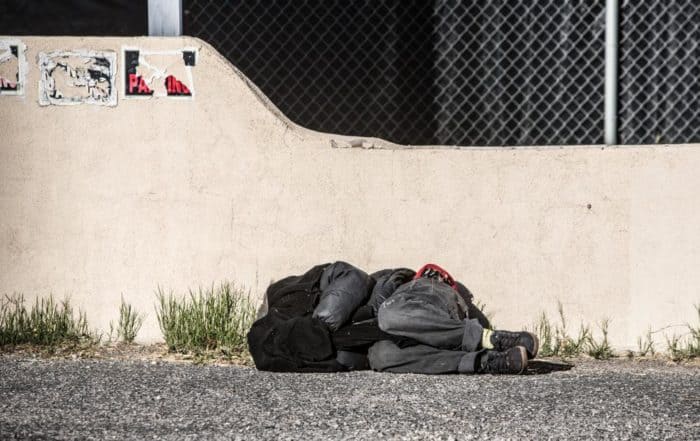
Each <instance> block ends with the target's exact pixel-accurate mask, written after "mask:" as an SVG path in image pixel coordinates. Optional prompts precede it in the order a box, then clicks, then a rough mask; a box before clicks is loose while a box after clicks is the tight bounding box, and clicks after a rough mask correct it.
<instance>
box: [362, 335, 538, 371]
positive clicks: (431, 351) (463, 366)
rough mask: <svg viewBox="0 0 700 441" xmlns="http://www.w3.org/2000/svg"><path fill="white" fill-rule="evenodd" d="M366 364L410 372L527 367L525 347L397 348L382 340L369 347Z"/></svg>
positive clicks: (523, 369) (494, 369) (378, 369)
mask: <svg viewBox="0 0 700 441" xmlns="http://www.w3.org/2000/svg"><path fill="white" fill-rule="evenodd" d="M368 358H369V364H370V367H371V368H372V369H374V370H375V371H380V372H394V373H414V374H454V373H458V374H477V373H491V374H521V373H523V372H524V371H525V369H526V368H527V354H526V352H525V348H523V347H520V346H519V347H516V348H511V349H509V350H507V351H503V352H496V351H487V350H485V349H484V350H480V351H476V352H465V351H450V350H447V349H438V348H435V347H432V346H427V345H416V346H409V347H405V348H400V347H399V346H397V345H396V344H395V343H394V342H392V341H388V340H382V341H379V342H377V343H375V344H374V345H372V347H371V348H369V353H368Z"/></svg>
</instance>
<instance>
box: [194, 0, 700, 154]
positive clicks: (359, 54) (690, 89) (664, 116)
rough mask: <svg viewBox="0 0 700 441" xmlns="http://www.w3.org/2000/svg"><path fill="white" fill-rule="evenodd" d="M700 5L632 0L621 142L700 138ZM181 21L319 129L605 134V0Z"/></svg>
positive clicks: (236, 8) (365, 0)
mask: <svg viewBox="0 0 700 441" xmlns="http://www.w3.org/2000/svg"><path fill="white" fill-rule="evenodd" d="M671 4H673V6H669V5H671ZM697 4H698V1H697V0H671V1H663V2H662V1H661V0H650V1H645V2H634V1H631V0H630V1H628V2H623V5H622V8H621V17H622V28H621V48H620V52H621V57H622V58H621V66H620V73H621V83H620V88H621V91H620V98H621V99H622V101H621V103H620V123H621V126H620V135H621V140H622V142H626V143H638V142H688V141H698V140H700V139H698V138H699V136H698V130H699V129H698V127H699V126H700V124H698V123H697V119H698V110H697V107H698V89H697V88H698V81H699V80H698V77H699V75H698V63H697V57H698V50H697V41H698V23H699V22H700V20H698V16H697V14H698V12H697V9H698V6H697ZM650 5H651V6H650ZM660 10H663V12H664V15H662V17H660V16H659V15H658V14H659V11H660ZM693 14H694V15H693ZM183 22H184V30H185V33H186V34H188V35H194V36H197V37H200V38H202V39H204V40H206V41H209V42H210V43H211V44H212V45H214V47H216V48H217V49H218V50H219V51H220V52H221V53H222V54H224V55H225V56H226V57H227V58H228V59H229V60H230V61H231V62H232V63H234V64H235V65H236V66H237V67H239V68H240V69H241V70H242V71H243V72H244V73H245V74H246V75H247V76H248V77H249V78H250V79H251V80H252V81H253V82H255V83H256V84H257V85H258V86H259V87H260V89H261V90H262V91H263V92H265V93H266V94H267V95H268V96H269V97H270V99H271V100H272V101H273V102H274V103H275V104H276V105H277V106H278V107H279V108H280V109H281V110H282V111H283V112H284V113H285V114H286V115H287V116H288V117H289V118H291V119H292V120H294V121H295V122H297V123H299V124H301V125H304V126H306V127H309V128H312V129H315V130H320V131H326V132H334V133H341V134H348V135H362V136H377V137H381V138H385V139H388V140H390V141H394V142H398V143H404V144H447V145H450V144H455V145H489V146H500V145H547V144H593V143H602V142H603V108H604V97H603V91H604V86H603V85H604V72H605V65H604V64H605V53H604V50H605V49H604V48H605V2H604V1H603V0H579V1H568V0H537V1H535V0H517V1H512V0H472V1H467V0H432V1H424V0H275V1H266V0H232V1H227V2H219V1H214V0H185V1H184V20H183ZM669 23H671V25H670V26H668V24H669ZM681 48H683V49H681ZM652 55H653V56H655V57H656V58H655V59H652V58H649V57H650V56H652ZM652 60H653V61H652ZM679 66H682V67H680V68H679ZM693 76H694V77H693ZM691 77H693V78H691ZM671 127H672V129H671ZM660 133H661V135H659V134H660Z"/></svg>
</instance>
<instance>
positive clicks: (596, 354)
mask: <svg viewBox="0 0 700 441" xmlns="http://www.w3.org/2000/svg"><path fill="white" fill-rule="evenodd" d="M609 325H610V319H607V318H606V319H603V320H602V321H601V322H600V325H599V326H600V331H601V332H602V334H603V339H602V340H601V341H600V342H598V341H596V340H595V339H594V338H593V335H592V334H591V335H589V336H588V342H587V347H588V350H587V352H588V355H590V356H591V357H593V358H595V359H598V360H607V359H608V358H612V357H614V356H615V352H614V351H613V349H612V347H611V346H610V343H609V342H608V326H609Z"/></svg>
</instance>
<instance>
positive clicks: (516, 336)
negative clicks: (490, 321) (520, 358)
mask: <svg viewBox="0 0 700 441" xmlns="http://www.w3.org/2000/svg"><path fill="white" fill-rule="evenodd" d="M490 339H491V343H492V344H493V349H494V350H496V351H505V350H507V349H510V348H514V347H516V346H522V347H524V348H525V350H526V351H527V358H535V357H536V356H537V350H538V349H539V347H540V342H539V340H538V339H537V336H536V335H535V334H533V333H532V332H525V331H523V332H510V331H493V333H492V334H491V338H490Z"/></svg>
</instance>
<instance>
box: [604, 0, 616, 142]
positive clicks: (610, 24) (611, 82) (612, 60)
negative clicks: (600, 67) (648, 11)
mask: <svg viewBox="0 0 700 441" xmlns="http://www.w3.org/2000/svg"><path fill="white" fill-rule="evenodd" d="M619 25H620V20H619V5H618V0H606V1H605V129H604V139H605V144H607V145H613V144H617V86H618V80H619V78H618V73H617V72H618V61H619V58H618V31H619Z"/></svg>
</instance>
